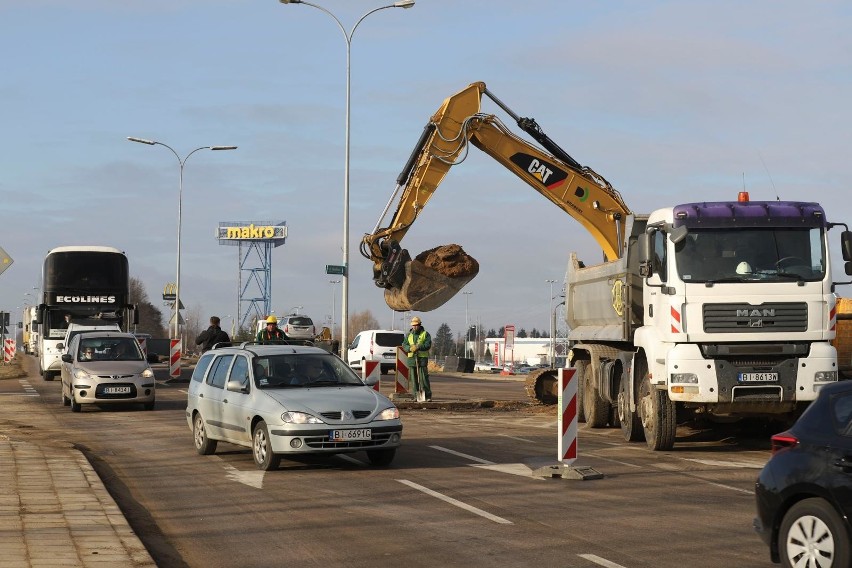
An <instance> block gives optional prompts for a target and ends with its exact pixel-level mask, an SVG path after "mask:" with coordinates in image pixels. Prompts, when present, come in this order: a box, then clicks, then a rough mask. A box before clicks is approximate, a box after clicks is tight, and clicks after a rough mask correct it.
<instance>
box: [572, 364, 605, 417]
mask: <svg viewBox="0 0 852 568" xmlns="http://www.w3.org/2000/svg"><path fill="white" fill-rule="evenodd" d="M574 368H575V369H577V379H578V381H577V389H578V390H579V389H580V388H582V389H583V414H584V415H585V416H586V426H588V427H589V428H603V427H604V426H606V425H607V422H609V403H608V402H607V401H605V400H604V399H603V398H601V396H600V394H599V393H598V391H597V389H596V388H595V380H594V376H593V373H591V372H589V366H588V363H587V362H586V361H574Z"/></svg>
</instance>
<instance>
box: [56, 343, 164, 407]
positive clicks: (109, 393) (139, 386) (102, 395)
mask: <svg viewBox="0 0 852 568" xmlns="http://www.w3.org/2000/svg"><path fill="white" fill-rule="evenodd" d="M60 374H61V375H62V404H63V405H64V406H70V407H71V410H72V411H73V412H80V411H81V410H82V409H83V405H84V404H97V405H101V404H120V403H125V404H126V403H132V402H139V403H142V405H143V406H144V407H145V410H153V409H154V401H155V396H156V393H155V391H156V383H157V381H155V380H154V372H153V371H152V370H151V367H150V365H148V362H147V361H146V360H145V357H144V356H143V354H142V350H141V349H140V348H139V342H137V341H136V338H135V337H134V336H133V334H132V333H124V332H120V331H90V332H86V333H78V334H76V335H74V337H73V338H71V343H70V344H69V345H68V348H67V350H66V352H65V353H63V354H62V367H61V370H60Z"/></svg>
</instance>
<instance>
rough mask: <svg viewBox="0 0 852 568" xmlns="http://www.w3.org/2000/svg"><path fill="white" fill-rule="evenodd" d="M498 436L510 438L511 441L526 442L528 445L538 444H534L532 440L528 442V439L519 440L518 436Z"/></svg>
mask: <svg viewBox="0 0 852 568" xmlns="http://www.w3.org/2000/svg"><path fill="white" fill-rule="evenodd" d="M497 435H498V436H503V437H504V438H509V439H511V440H517V441H519V442H526V443H528V444H535V443H537V442H534V441H532V440H527V439H526V438H518V437H517V436H510V435H508V434H497Z"/></svg>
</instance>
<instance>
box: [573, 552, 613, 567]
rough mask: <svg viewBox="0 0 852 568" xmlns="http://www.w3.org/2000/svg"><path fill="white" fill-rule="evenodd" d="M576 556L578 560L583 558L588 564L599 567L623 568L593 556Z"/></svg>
mask: <svg viewBox="0 0 852 568" xmlns="http://www.w3.org/2000/svg"><path fill="white" fill-rule="evenodd" d="M577 556H579V557H580V558H584V559H585V560H588V561H589V562H594V563H595V564H597V565H599V566H605V567H606V568H624V566H622V565H621V564H616V563H615V562H612V561H610V560H607V559H606V558H601V557H600V556H596V555H594V554H578V555H577Z"/></svg>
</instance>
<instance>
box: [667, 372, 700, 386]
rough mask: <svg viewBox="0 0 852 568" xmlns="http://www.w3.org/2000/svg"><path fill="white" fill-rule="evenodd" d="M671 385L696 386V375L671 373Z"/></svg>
mask: <svg viewBox="0 0 852 568" xmlns="http://www.w3.org/2000/svg"><path fill="white" fill-rule="evenodd" d="M671 376H672V383H689V384H692V385H697V384H698V375H696V374H695V373H672V375H671Z"/></svg>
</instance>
